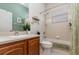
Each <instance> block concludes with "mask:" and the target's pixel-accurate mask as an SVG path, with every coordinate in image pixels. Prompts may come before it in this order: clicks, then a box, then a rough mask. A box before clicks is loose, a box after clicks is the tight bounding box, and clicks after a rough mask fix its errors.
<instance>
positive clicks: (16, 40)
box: [0, 34, 40, 55]
mask: <svg viewBox="0 0 79 59" xmlns="http://www.w3.org/2000/svg"><path fill="white" fill-rule="evenodd" d="M39 42H40V40H39V35H33V34H29V35H18V36H0V55H39Z"/></svg>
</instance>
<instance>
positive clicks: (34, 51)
mask: <svg viewBox="0 0 79 59" xmlns="http://www.w3.org/2000/svg"><path fill="white" fill-rule="evenodd" d="M28 54H29V55H39V39H38V38H37V39H31V40H29V41H28Z"/></svg>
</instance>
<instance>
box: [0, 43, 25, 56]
mask: <svg viewBox="0 0 79 59" xmlns="http://www.w3.org/2000/svg"><path fill="white" fill-rule="evenodd" d="M23 54H24V42H18V43H14V44H12V45H9V46H5V47H2V48H0V55H23Z"/></svg>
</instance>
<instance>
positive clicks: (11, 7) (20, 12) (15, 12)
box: [0, 3, 29, 31]
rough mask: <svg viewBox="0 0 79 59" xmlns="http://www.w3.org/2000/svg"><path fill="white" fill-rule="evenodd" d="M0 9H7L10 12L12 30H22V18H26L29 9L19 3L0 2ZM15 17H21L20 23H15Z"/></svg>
mask: <svg viewBox="0 0 79 59" xmlns="http://www.w3.org/2000/svg"><path fill="white" fill-rule="evenodd" d="M0 9H4V10H7V11H9V12H12V28H13V31H15V30H18V31H22V30H23V27H22V25H23V24H24V19H25V18H28V15H29V9H28V8H26V7H24V6H23V5H21V4H19V3H0ZM17 17H20V18H21V19H22V23H17V22H16V21H17Z"/></svg>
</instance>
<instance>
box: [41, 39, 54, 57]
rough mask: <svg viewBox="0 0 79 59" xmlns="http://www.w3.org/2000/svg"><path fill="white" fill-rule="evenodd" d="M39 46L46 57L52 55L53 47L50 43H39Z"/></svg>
mask: <svg viewBox="0 0 79 59" xmlns="http://www.w3.org/2000/svg"><path fill="white" fill-rule="evenodd" d="M40 44H41V48H42V50H43V53H44V54H47V55H51V54H52V47H53V43H52V42H50V41H47V40H46V41H41V42H40Z"/></svg>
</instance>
